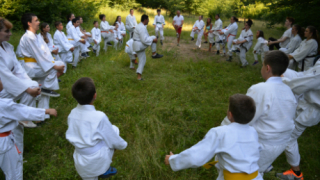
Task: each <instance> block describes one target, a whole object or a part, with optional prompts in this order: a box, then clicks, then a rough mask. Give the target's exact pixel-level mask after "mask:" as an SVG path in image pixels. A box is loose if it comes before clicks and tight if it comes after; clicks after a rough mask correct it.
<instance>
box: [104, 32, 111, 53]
mask: <svg viewBox="0 0 320 180" xmlns="http://www.w3.org/2000/svg"><path fill="white" fill-rule="evenodd" d="M101 36H102V38H103V40H104V47H103V49H104V51H107V49H108V45H107V43H108V42H111V41H113V39H114V34H113V33H110V32H102V33H101Z"/></svg>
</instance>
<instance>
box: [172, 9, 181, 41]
mask: <svg viewBox="0 0 320 180" xmlns="http://www.w3.org/2000/svg"><path fill="white" fill-rule="evenodd" d="M183 22H184V18H183V16H182V15H181V14H180V10H177V15H176V16H174V17H173V21H172V25H173V27H174V29H175V30H176V33H177V43H178V44H177V46H180V45H179V43H180V35H181V31H182V26H183Z"/></svg>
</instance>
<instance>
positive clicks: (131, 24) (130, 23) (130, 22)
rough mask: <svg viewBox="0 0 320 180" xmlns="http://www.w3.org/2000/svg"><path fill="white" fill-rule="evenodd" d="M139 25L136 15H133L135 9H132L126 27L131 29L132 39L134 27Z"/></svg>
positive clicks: (130, 35)
mask: <svg viewBox="0 0 320 180" xmlns="http://www.w3.org/2000/svg"><path fill="white" fill-rule="evenodd" d="M137 25H138V23H137V20H136V17H135V16H134V15H133V9H130V14H129V15H128V16H127V18H126V28H127V30H128V31H129V37H130V39H131V38H132V37H133V33H134V29H135V28H136V26H137Z"/></svg>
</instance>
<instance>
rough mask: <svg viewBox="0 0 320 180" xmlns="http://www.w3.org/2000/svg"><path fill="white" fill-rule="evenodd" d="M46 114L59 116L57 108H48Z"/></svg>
mask: <svg viewBox="0 0 320 180" xmlns="http://www.w3.org/2000/svg"><path fill="white" fill-rule="evenodd" d="M46 114H49V115H50V116H55V117H57V114H58V113H57V110H55V109H46Z"/></svg>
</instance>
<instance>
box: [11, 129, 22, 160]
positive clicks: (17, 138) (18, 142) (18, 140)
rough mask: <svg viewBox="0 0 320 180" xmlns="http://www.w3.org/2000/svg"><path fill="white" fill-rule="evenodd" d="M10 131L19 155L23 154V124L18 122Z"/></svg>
mask: <svg viewBox="0 0 320 180" xmlns="http://www.w3.org/2000/svg"><path fill="white" fill-rule="evenodd" d="M12 133H13V135H14V141H15V144H16V145H17V147H18V149H19V151H20V152H21V155H23V151H24V146H23V138H24V126H23V125H21V124H19V125H18V126H17V127H16V128H14V129H13V130H12Z"/></svg>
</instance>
